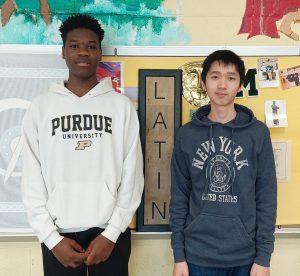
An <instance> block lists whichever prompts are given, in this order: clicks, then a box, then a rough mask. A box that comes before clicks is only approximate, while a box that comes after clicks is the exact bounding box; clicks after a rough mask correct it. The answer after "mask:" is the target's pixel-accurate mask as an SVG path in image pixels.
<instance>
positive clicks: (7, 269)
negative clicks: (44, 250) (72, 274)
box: [0, 234, 300, 276]
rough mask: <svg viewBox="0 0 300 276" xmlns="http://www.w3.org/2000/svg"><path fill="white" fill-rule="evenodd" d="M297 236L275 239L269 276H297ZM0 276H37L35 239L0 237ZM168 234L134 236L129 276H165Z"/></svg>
mask: <svg viewBox="0 0 300 276" xmlns="http://www.w3.org/2000/svg"><path fill="white" fill-rule="evenodd" d="M299 237H300V235H299V234H293V235H291V234H290V235H286V234H281V235H280V237H277V238H276V242H275V251H274V254H273V257H272V262H271V275H272V276H299V275H300V254H299V248H300V239H299ZM0 241H1V242H0V275H1V276H41V275H43V272H42V259H41V251H40V245H39V243H38V242H37V241H36V239H35V238H33V237H29V238H26V237H25V238H17V237H15V238H3V237H2V238H0ZM172 262H173V259H172V252H171V248H170V239H169V236H168V235H155V234H152V235H145V234H143V235H141V234H139V235H134V236H133V239H132V254H131V258H130V264H129V271H130V276H169V275H172V267H173V263H172Z"/></svg>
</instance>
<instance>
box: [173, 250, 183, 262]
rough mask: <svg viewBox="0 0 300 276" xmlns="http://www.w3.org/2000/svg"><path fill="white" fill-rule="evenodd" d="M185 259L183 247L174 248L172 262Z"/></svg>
mask: <svg viewBox="0 0 300 276" xmlns="http://www.w3.org/2000/svg"><path fill="white" fill-rule="evenodd" d="M184 261H185V252H184V249H176V250H174V262H175V263H180V262H184Z"/></svg>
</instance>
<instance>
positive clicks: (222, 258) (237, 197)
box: [170, 104, 277, 267]
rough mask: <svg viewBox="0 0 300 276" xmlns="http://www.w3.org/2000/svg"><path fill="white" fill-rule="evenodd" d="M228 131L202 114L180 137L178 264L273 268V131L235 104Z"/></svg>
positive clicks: (174, 168)
mask: <svg viewBox="0 0 300 276" xmlns="http://www.w3.org/2000/svg"><path fill="white" fill-rule="evenodd" d="M235 109H236V111H237V116H236V118H235V119H234V120H232V121H230V122H228V123H226V124H221V123H216V122H212V121H210V120H209V119H208V117H207V115H208V114H209V112H210V105H206V106H204V107H202V108H200V109H199V110H198V111H197V112H196V113H195V116H194V118H193V120H192V121H191V122H189V123H188V124H186V125H184V126H182V127H181V128H180V130H179V133H178V135H177V137H176V143H175V147H174V151H173V157H172V164H171V173H172V184H171V202H170V226H171V230H172V236H171V243H172V248H173V252H174V259H175V262H181V261H187V262H190V263H192V264H195V265H199V266H207V267H233V266H241V265H246V264H251V263H253V262H255V263H257V264H259V265H262V266H269V264H270V258H271V253H272V252H273V247H274V236H273V233H274V229H275V219H276V194H277V188H276V187H277V184H276V173H275V164H274V156H273V150H272V144H271V140H270V134H269V130H268V128H267V127H266V126H265V125H264V124H263V123H262V122H260V121H258V120H257V119H256V118H255V117H254V115H253V113H252V111H251V110H249V109H248V108H246V107H244V106H241V105H237V104H235Z"/></svg>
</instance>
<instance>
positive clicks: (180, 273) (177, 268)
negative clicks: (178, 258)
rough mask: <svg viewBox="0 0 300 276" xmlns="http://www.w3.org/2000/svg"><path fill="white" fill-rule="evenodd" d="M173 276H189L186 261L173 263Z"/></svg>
mask: <svg viewBox="0 0 300 276" xmlns="http://www.w3.org/2000/svg"><path fill="white" fill-rule="evenodd" d="M173 276H189V268H188V265H187V263H186V262H180V263H175V264H174V269H173Z"/></svg>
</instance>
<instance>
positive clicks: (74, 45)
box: [69, 44, 78, 49]
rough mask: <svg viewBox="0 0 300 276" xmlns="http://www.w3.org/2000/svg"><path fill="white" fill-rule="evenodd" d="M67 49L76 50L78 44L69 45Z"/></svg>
mask: <svg viewBox="0 0 300 276" xmlns="http://www.w3.org/2000/svg"><path fill="white" fill-rule="evenodd" d="M69 47H70V48H73V49H76V48H78V44H70V45H69Z"/></svg>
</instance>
